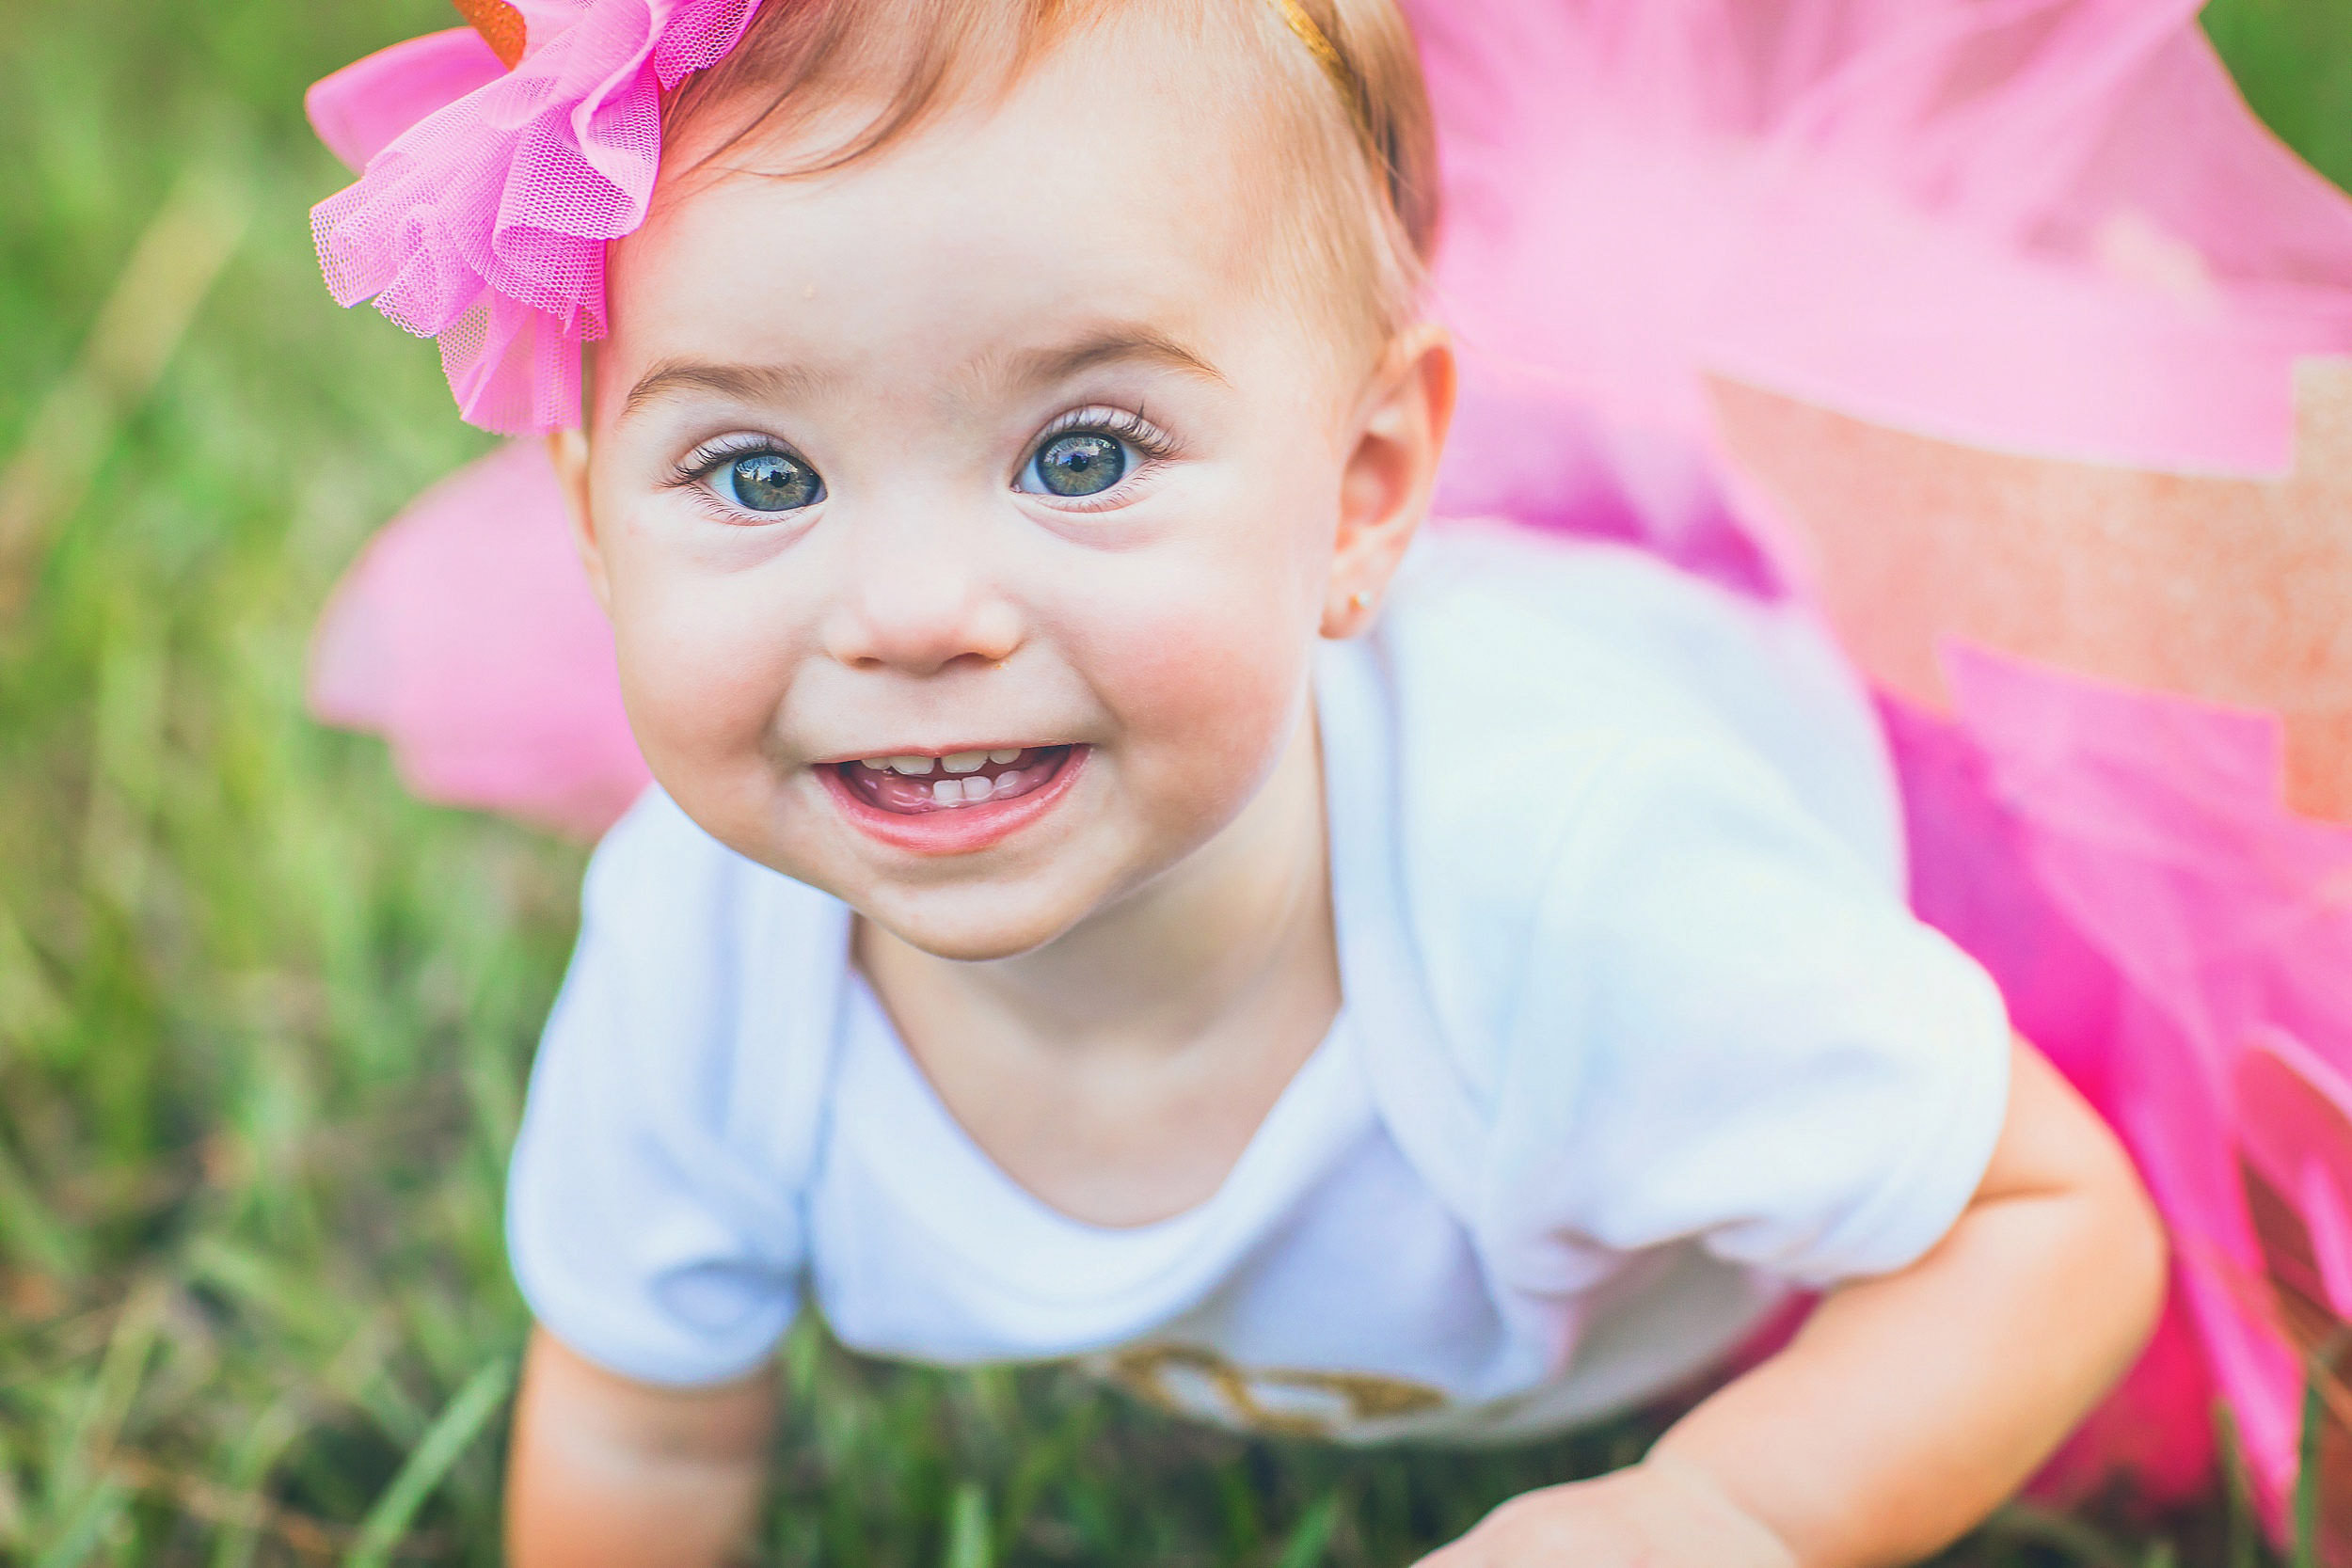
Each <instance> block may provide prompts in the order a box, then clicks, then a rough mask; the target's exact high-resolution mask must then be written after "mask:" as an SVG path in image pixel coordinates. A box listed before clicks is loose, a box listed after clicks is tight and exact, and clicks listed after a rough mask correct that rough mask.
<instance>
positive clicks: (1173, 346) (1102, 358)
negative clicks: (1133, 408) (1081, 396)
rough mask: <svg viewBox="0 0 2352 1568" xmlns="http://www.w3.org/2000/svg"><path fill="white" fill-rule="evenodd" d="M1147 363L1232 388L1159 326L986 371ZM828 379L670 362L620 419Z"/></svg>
mask: <svg viewBox="0 0 2352 1568" xmlns="http://www.w3.org/2000/svg"><path fill="white" fill-rule="evenodd" d="M1126 362H1141V363H1144V364H1151V365H1157V366H1160V367H1161V368H1163V369H1166V370H1171V371H1176V372H1181V373H1183V374H1186V375H1193V376H1198V377H1200V379H1202V380H1204V381H1214V382H1216V384H1217V385H1219V386H1224V385H1226V380H1225V376H1224V374H1223V372H1219V371H1218V370H1217V368H1216V366H1214V365H1212V364H1210V363H1209V362H1208V360H1206V359H1204V358H1202V357H1201V356H1200V355H1198V354H1195V353H1194V352H1193V351H1192V350H1190V349H1188V348H1186V347H1185V346H1184V344H1183V343H1181V342H1178V341H1176V340H1175V339H1173V338H1171V337H1169V336H1168V334H1167V333H1165V332H1161V331H1159V330H1158V329H1156V328H1154V327H1149V326H1141V325H1110V326H1103V327H1097V328H1094V329H1092V330H1090V331H1088V332H1086V333H1084V334H1082V335H1080V336H1079V337H1077V338H1075V339H1073V340H1072V341H1069V342H1067V343H1061V344H1057V345H1056V346H1054V347H1051V348H1041V349H1031V350H1027V351H1025V352H1023V353H1021V354H1017V355H1013V356H1009V358H1007V359H1002V360H999V361H997V363H996V364H993V365H990V364H988V363H987V362H986V361H983V362H982V364H981V366H979V367H977V368H978V369H980V370H981V371H982V372H983V373H984V374H988V375H991V376H992V378H993V375H1003V376H1004V377H1006V378H1007V379H1009V381H1010V382H1011V383H1012V384H1013V385H1015V386H1021V387H1038V386H1049V385H1051V384H1053V383H1055V382H1057V381H1067V380H1069V379H1071V378H1072V377H1073V376H1076V375H1081V374H1084V373H1085V372H1088V371H1090V370H1093V369H1094V368H1095V367H1097V366H1098V365H1109V364H1119V363H1126ZM829 379H830V377H827V376H824V375H820V374H818V373H817V372H811V371H807V370H803V369H802V368H800V367H797V366H789V365H727V364H711V363H707V362H704V361H701V360H688V359H665V360H663V361H662V362H661V363H660V364H658V365H656V366H655V367H654V368H653V369H652V370H650V371H648V372H645V373H644V375H642V376H640V377H639V378H638V380H637V384H636V385H635V386H634V387H631V388H629V389H628V397H627V398H625V399H624V400H623V401H622V404H621V416H620V417H621V418H622V419H624V420H626V419H628V417H629V416H630V415H632V414H635V413H637V412H638V411H639V410H640V409H642V408H644V407H645V406H646V405H647V404H653V403H657V402H659V401H660V400H661V399H663V398H668V397H676V396H678V395H679V394H681V393H685V392H711V393H716V394H717V395H718V396H720V397H723V398H731V399H733V400H734V401H736V402H739V403H780V402H786V401H788V400H791V399H794V398H805V397H808V396H810V395H811V394H812V393H814V392H816V391H818V389H820V388H822V387H823V385H824V384H825V383H826V382H827V381H828V380H829Z"/></svg>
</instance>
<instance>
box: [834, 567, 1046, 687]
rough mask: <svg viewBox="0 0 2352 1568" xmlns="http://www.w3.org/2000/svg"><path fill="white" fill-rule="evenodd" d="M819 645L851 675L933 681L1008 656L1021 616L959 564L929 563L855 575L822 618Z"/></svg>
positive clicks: (1018, 639)
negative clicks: (965, 663)
mask: <svg viewBox="0 0 2352 1568" xmlns="http://www.w3.org/2000/svg"><path fill="white" fill-rule="evenodd" d="M824 642H825V651H826V652H827V653H828V654H830V655H832V656H833V657H834V658H836V659H838V660H840V661H841V662H842V663H844V664H847V665H850V666H851V667H852V668H862V669H890V670H900V671H904V672H906V673H911V674H930V673H933V672H935V671H938V670H943V669H946V667H948V666H949V665H951V664H954V663H955V662H957V661H958V660H959V659H975V660H980V661H983V662H986V663H990V664H994V663H997V662H999V661H1001V660H1003V659H1005V658H1008V657H1010V656H1011V654H1012V652H1013V650H1014V649H1015V648H1017V647H1019V646H1020V645H1021V616H1020V613H1019V611H1018V610H1015V609H1014V607H1013V606H1012V604H1011V603H1010V602H1009V600H1007V599H1006V598H1005V597H1004V595H1003V594H999V593H996V592H995V591H993V589H992V588H990V587H989V586H988V585H987V584H986V583H985V582H984V581H983V580H982V579H981V578H979V577H978V576H977V574H975V573H973V572H972V571H970V570H969V569H968V568H967V567H966V566H965V564H964V563H962V562H957V561H954V560H952V559H948V558H945V557H943V556H933V557H931V558H930V559H928V560H924V561H920V562H906V561H900V562H896V563H893V564H889V565H885V566H880V567H878V568H877V569H874V570H869V571H865V572H861V573H859V574H858V576H857V577H856V578H855V579H854V580H853V581H851V582H850V584H848V585H847V587H846V590H845V592H844V593H843V594H841V596H840V598H839V599H838V600H836V601H835V603H834V609H833V611H832V613H830V614H829V615H828V616H827V617H826V620H825V635H824Z"/></svg>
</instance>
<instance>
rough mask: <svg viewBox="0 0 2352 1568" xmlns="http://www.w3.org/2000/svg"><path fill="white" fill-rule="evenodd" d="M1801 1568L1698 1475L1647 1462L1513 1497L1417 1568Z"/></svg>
mask: <svg viewBox="0 0 2352 1568" xmlns="http://www.w3.org/2000/svg"><path fill="white" fill-rule="evenodd" d="M1569 1565H1573V1568H1797V1559H1796V1557H1795V1555H1794V1554H1793V1553H1791V1552H1790V1551H1789V1550H1788V1547H1787V1546H1785V1545H1783V1544H1781V1541H1780V1538H1779V1537H1778V1536H1776V1535H1774V1534H1773V1533H1772V1531H1771V1530H1770V1529H1768V1528H1765V1527H1764V1526H1763V1525H1762V1524H1761V1523H1759V1522H1758V1521H1757V1520H1756V1518H1755V1516H1754V1515H1752V1514H1750V1513H1747V1512H1746V1511H1745V1510H1744V1509H1742V1508H1740V1505H1739V1504H1737V1503H1735V1502H1733V1501H1732V1500H1731V1498H1730V1497H1728V1496H1727V1495H1725V1493H1724V1491H1723V1489H1722V1488H1721V1487H1719V1486H1717V1485H1716V1484H1715V1482H1714V1481H1713V1480H1711V1479H1710V1478H1709V1477H1708V1475H1707V1474H1706V1473H1705V1472H1704V1471H1701V1470H1699V1469H1697V1468H1696V1467H1695V1466H1692V1465H1689V1464H1685V1463H1677V1461H1674V1460H1671V1459H1665V1458H1662V1457H1661V1458H1660V1459H1653V1460H1650V1461H1647V1462H1645V1463H1644V1464H1640V1465H1634V1466H1632V1467H1631V1468H1629V1469H1624V1470H1619V1471H1617V1472H1616V1473H1615V1474H1613V1475H1607V1476H1602V1477H1600V1478H1599V1479H1598V1480H1596V1481H1577V1482H1575V1483H1574V1484H1572V1485H1568V1486H1548V1487H1546V1488H1544V1489H1543V1490H1542V1491H1540V1492H1527V1493H1522V1494H1521V1495H1520V1496H1518V1497H1513V1498H1512V1499H1511V1500H1510V1501H1509V1502H1507V1503H1504V1504H1503V1505H1502V1507H1501V1508H1498V1509H1496V1510H1495V1511H1494V1512H1493V1513H1489V1514H1487V1515H1486V1518H1485V1519H1483V1520H1481V1521H1480V1522H1479V1525H1478V1528H1475V1529H1473V1530H1471V1531H1470V1533H1469V1534H1468V1535H1466V1536H1464V1537H1462V1539H1461V1540H1459V1541H1456V1542H1455V1543H1454V1544H1452V1545H1451V1546H1448V1547H1446V1548H1445V1549H1444V1550H1442V1551H1439V1552H1437V1553H1435V1554H1434V1555H1432V1556H1429V1557H1426V1558H1423V1559H1422V1560H1421V1563H1420V1568H1569Z"/></svg>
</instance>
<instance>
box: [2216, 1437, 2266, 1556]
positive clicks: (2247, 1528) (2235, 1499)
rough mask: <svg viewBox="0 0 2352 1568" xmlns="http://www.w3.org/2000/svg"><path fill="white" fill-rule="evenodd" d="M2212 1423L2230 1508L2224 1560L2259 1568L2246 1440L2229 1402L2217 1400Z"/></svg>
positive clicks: (2257, 1526) (2257, 1523)
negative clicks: (2238, 1428)
mask: <svg viewBox="0 0 2352 1568" xmlns="http://www.w3.org/2000/svg"><path fill="white" fill-rule="evenodd" d="M2213 1422H2214V1429H2215V1435H2216V1436H2217V1438H2218V1439H2219V1444H2220V1449H2221V1496H2222V1506H2223V1507H2224V1508H2225V1509H2227V1510H2228V1530H2227V1540H2228V1547H2227V1556H2226V1559H2225V1560H2226V1561H2227V1563H2228V1568H2256V1561H2255V1552H2256V1551H2257V1549H2258V1547H2259V1544H2260V1538H2261V1534H2262V1521H2261V1520H2260V1519H2258V1518H2257V1517H2255V1509H2254V1483H2253V1479H2252V1478H2251V1477H2250V1476H2249V1475H2248V1474H2247V1473H2246V1444H2245V1440H2244V1439H2243V1438H2241V1437H2240V1436H2239V1435H2238V1430H2237V1418H2236V1417H2235V1416H2233V1415H2232V1414H2231V1412H2230V1405H2229V1402H2228V1401H2226V1400H2216V1401H2215V1402H2214V1406H2213Z"/></svg>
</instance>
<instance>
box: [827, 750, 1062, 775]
mask: <svg viewBox="0 0 2352 1568" xmlns="http://www.w3.org/2000/svg"><path fill="white" fill-rule="evenodd" d="M1020 757H1021V748H1020V747H1018V746H999V747H997V748H995V749H994V750H993V751H988V752H948V753H947V754H946V756H944V757H940V758H938V759H937V762H938V766H940V767H942V768H946V770H947V771H948V772H950V773H977V772H978V771H979V770H980V769H981V768H986V767H987V766H988V765H989V764H990V763H992V762H993V763H1007V762H1017V761H1019V760H1020ZM932 762H933V759H932V758H930V757H918V756H916V755H914V753H913V752H908V753H907V754H906V755H904V756H895V757H861V758H859V759H858V763H859V766H860V767H863V768H872V769H873V770H874V771H875V772H877V773H905V774H908V775H911V776H912V777H914V778H918V779H919V778H922V777H924V776H925V775H926V774H928V773H930V770H931V767H932Z"/></svg>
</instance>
